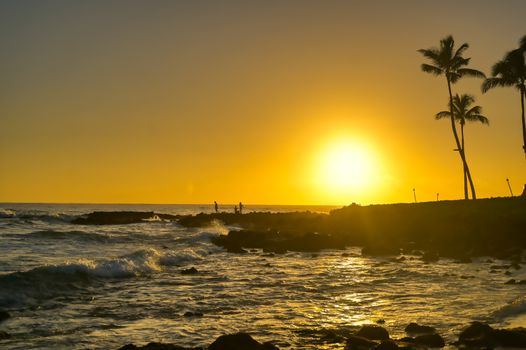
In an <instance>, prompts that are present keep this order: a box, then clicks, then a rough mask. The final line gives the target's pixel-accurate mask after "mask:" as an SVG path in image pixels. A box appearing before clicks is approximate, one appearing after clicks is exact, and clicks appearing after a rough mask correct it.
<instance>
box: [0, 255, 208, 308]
mask: <svg viewBox="0 0 526 350" xmlns="http://www.w3.org/2000/svg"><path fill="white" fill-rule="evenodd" d="M204 254H205V252H204V251H194V250H192V249H187V250H182V251H179V252H175V251H166V252H162V253H161V252H159V251H157V250H155V249H153V248H149V249H141V250H138V251H135V252H133V253H131V254H127V255H124V256H121V257H118V258H115V259H108V260H101V261H94V260H91V259H80V260H77V261H73V262H65V263H63V264H57V265H46V266H40V267H36V268H34V269H31V270H28V271H23V272H13V273H9V274H4V275H0V307H22V306H24V305H27V304H34V303H35V302H38V301H42V300H47V299H50V298H53V297H56V296H60V295H67V294H69V293H72V292H75V291H76V290H82V291H86V288H87V287H88V286H89V285H90V284H91V283H93V282H94V281H95V282H101V281H103V280H105V279H123V278H132V277H139V276H144V275H149V274H152V273H157V272H160V271H162V269H163V266H177V265H181V264H185V263H189V262H193V261H197V260H201V259H203V256H204Z"/></svg>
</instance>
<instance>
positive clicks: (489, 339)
mask: <svg viewBox="0 0 526 350" xmlns="http://www.w3.org/2000/svg"><path fill="white" fill-rule="evenodd" d="M405 333H406V334H407V336H405V337H402V338H399V339H393V338H391V337H390V335H389V332H388V331H387V330H386V329H385V328H384V327H381V326H379V325H364V326H362V327H361V328H360V329H358V330H357V331H355V332H348V333H343V334H342V333H339V334H338V333H336V332H324V333H323V334H320V337H319V339H318V341H316V343H315V344H312V345H313V346H317V347H324V346H326V345H327V344H334V345H335V347H336V346H341V349H342V350H398V349H400V350H402V349H404V350H426V349H436V348H443V347H445V346H448V347H449V348H457V349H473V350H482V349H495V348H519V349H521V348H526V329H524V328H513V329H496V328H493V327H491V326H490V325H488V324H485V323H481V322H473V323H471V324H470V325H469V326H468V327H466V328H465V329H464V330H463V331H462V332H461V333H460V334H459V336H458V340H456V341H454V342H451V343H446V341H445V340H444V338H443V337H442V336H441V335H440V334H438V333H437V332H436V330H435V329H434V328H433V327H430V326H425V325H419V324H417V323H411V324H409V325H408V326H407V327H406V328H405ZM335 347H332V348H335ZM204 349H208V350H279V348H278V347H277V346H276V345H274V344H273V343H272V342H266V343H260V342H258V341H257V340H255V339H254V338H252V337H251V336H250V335H249V334H247V333H236V334H228V335H222V336H220V337H219V338H217V339H216V340H215V341H214V342H212V343H211V344H210V345H209V346H208V347H204V348H203V347H193V348H185V347H182V346H178V345H175V344H166V343H165V344H163V343H153V342H152V343H149V344H147V345H143V346H137V345H134V344H127V345H124V346H123V347H121V348H119V349H118V350H204Z"/></svg>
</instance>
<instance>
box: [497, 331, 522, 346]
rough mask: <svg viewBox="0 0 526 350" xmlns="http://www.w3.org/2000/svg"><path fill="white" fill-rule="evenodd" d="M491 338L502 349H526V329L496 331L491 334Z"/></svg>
mask: <svg viewBox="0 0 526 350" xmlns="http://www.w3.org/2000/svg"><path fill="white" fill-rule="evenodd" d="M491 337H492V338H493V339H494V341H495V343H497V345H498V346H500V347H506V348H526V329H524V328H514V329H495V330H493V332H491Z"/></svg>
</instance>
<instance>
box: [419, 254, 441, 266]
mask: <svg viewBox="0 0 526 350" xmlns="http://www.w3.org/2000/svg"><path fill="white" fill-rule="evenodd" d="M439 259H440V256H439V255H438V252H433V251H429V252H425V253H424V255H422V261H424V262H425V263H432V262H437V261H438V260H439Z"/></svg>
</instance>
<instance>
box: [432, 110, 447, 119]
mask: <svg viewBox="0 0 526 350" xmlns="http://www.w3.org/2000/svg"><path fill="white" fill-rule="evenodd" d="M444 118H451V113H450V112H449V111H441V112H438V113H437V114H435V119H436V120H439V119H444Z"/></svg>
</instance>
